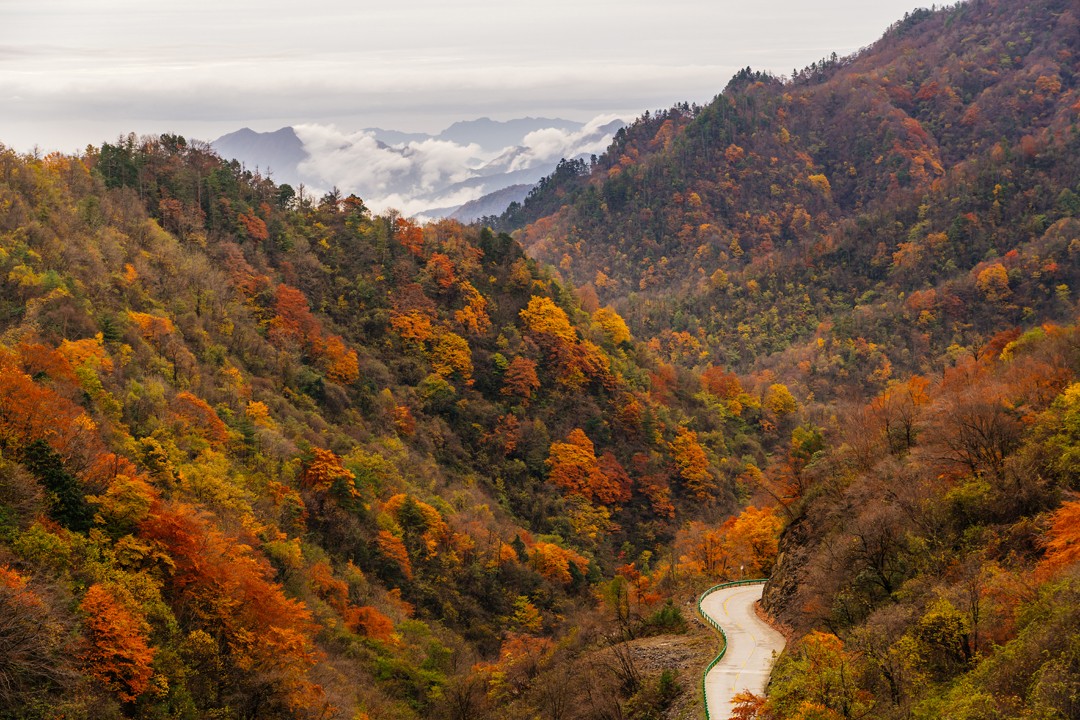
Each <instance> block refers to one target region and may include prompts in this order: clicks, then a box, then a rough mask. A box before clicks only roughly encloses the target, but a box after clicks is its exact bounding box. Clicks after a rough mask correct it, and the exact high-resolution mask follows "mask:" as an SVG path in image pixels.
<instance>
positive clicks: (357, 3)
mask: <svg viewBox="0 0 1080 720" xmlns="http://www.w3.org/2000/svg"><path fill="white" fill-rule="evenodd" d="M925 4H926V3H919V2H916V0H820V1H819V2H807V0H757V1H747V0H738V1H736V0H542V1H537V0H530V1H529V2H515V0H456V1H447V0H396V1H395V2H380V3H374V2H370V1H368V0H316V1H315V2H304V1H303V0H258V1H257V2H256V1H255V0H169V2H164V1H163V0H0V143H3V144H5V145H7V146H9V147H13V148H15V149H16V150H20V151H26V150H29V149H30V148H31V147H33V146H34V145H35V144H36V145H38V146H40V147H41V148H42V149H43V150H51V149H59V150H64V151H74V150H78V149H81V148H83V147H85V145H86V144H88V143H93V144H95V145H97V144H100V143H101V142H102V141H103V140H112V139H114V138H115V137H116V136H117V135H118V134H120V133H122V132H123V133H126V132H129V131H134V132H137V133H140V134H143V133H161V132H176V133H180V134H182V135H185V136H187V137H194V138H199V139H204V140H213V139H214V138H216V137H218V136H219V135H222V134H224V133H226V132H230V131H232V130H236V129H238V128H240V127H244V126H247V127H251V128H253V129H256V130H275V129H277V128H279V127H282V126H284V125H292V124H297V123H302V122H318V123H334V124H336V125H337V126H338V127H339V128H340V129H342V130H343V131H349V130H356V129H360V128H363V127H370V126H381V127H386V128H393V129H398V130H408V131H427V132H434V131H438V130H441V129H442V128H443V127H445V126H446V125H448V124H450V123H451V122H453V121H455V120H462V119H472V118H476V117H481V116H488V117H493V118H496V119H509V118H512V117H521V116H525V115H533V116H547V117H551V116H560V117H566V118H569V119H574V120H587V119H589V118H591V117H594V116H596V115H598V114H601V113H616V114H619V115H623V116H627V117H634V116H636V115H639V114H640V113H641V112H642V111H644V110H646V109H656V108H661V107H667V106H670V105H671V104H672V103H675V102H679V101H682V100H688V101H696V102H707V101H708V100H710V99H712V97H714V96H715V95H716V94H717V93H718V92H719V91H720V90H722V89H723V87H724V85H725V84H726V83H727V80H728V79H729V78H730V76H731V75H732V73H734V72H735V70H737V69H738V68H739V67H745V66H747V65H750V66H752V67H754V68H755V69H766V70H772V71H773V72H776V73H778V74H780V73H782V74H790V73H791V71H792V69H793V68H796V67H800V68H801V67H803V66H805V65H808V64H809V63H810V62H812V61H814V60H817V59H819V58H821V57H823V56H825V55H827V54H829V53H831V52H834V51H835V52H838V53H839V54H841V55H843V54H847V53H850V52H852V51H854V50H857V49H858V48H860V47H862V46H865V45H868V44H870V43H872V42H873V41H874V40H876V39H877V38H878V37H880V35H881V33H882V32H883V31H884V29H885V28H886V27H887V26H888V25H889V24H890V23H892V22H893V21H895V20H897V19H899V18H900V17H902V16H903V14H904V13H905V12H906V11H910V10H912V9H914V8H915V7H918V6H920V5H925Z"/></svg>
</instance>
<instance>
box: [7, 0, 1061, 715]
mask: <svg viewBox="0 0 1080 720" xmlns="http://www.w3.org/2000/svg"><path fill="white" fill-rule="evenodd" d="M719 89H720V88H718V90H719ZM722 90H723V91H722V92H720V93H719V94H718V95H717V96H716V98H715V99H714V100H713V101H712V102H711V103H709V104H707V105H704V106H699V105H693V104H689V103H687V104H681V105H677V106H674V107H671V108H669V109H664V110H660V111H650V112H647V113H644V114H643V115H642V116H641V117H640V118H638V119H637V120H636V121H635V122H633V123H631V124H630V125H628V126H627V127H625V128H624V129H622V130H620V131H619V132H618V133H617V135H616V136H615V140H614V142H613V143H612V144H611V146H610V147H609V148H608V149H607V151H606V152H604V153H603V154H601V155H599V156H594V157H593V158H592V159H591V161H584V160H569V159H568V160H565V161H563V162H562V163H561V164H560V165H559V167H558V169H557V170H556V172H555V173H554V174H552V175H550V176H549V177H547V178H545V179H544V180H543V181H541V183H540V184H539V185H537V186H536V187H535V188H534V189H533V190H532V191H531V192H530V194H529V195H528V197H527V198H526V199H525V201H524V202H523V203H514V204H512V205H511V206H510V208H509V209H508V210H507V211H506V212H505V213H504V214H502V215H500V216H497V217H488V218H484V219H483V220H482V221H480V222H477V223H474V224H471V225H463V224H461V223H458V222H456V221H453V220H440V221H434V222H427V223H422V222H419V221H416V220H413V219H410V218H407V217H404V216H403V215H401V214H398V213H395V212H389V213H386V214H376V213H373V212H372V211H371V210H369V209H368V207H367V206H365V204H364V200H363V198H359V197H356V196H355V195H344V194H343V193H341V192H340V191H338V190H336V189H335V190H332V191H330V192H327V193H325V194H315V195H312V194H311V193H310V192H309V191H305V189H304V188H302V187H301V188H293V187H290V186H289V185H284V184H282V185H278V184H276V183H275V182H274V181H273V179H272V178H271V177H266V176H264V175H262V174H260V173H259V172H257V171H253V170H251V169H248V168H245V167H244V166H242V165H241V164H240V163H238V162H236V161H228V160H225V159H223V158H221V157H219V156H218V155H217V154H216V153H215V152H214V151H213V150H212V149H211V148H210V146H209V145H207V144H206V143H203V142H200V141H197V140H193V139H189V138H185V137H182V136H180V135H173V134H163V135H158V136H139V135H136V134H130V135H126V136H123V137H120V138H117V139H115V140H112V141H109V142H104V143H102V144H100V145H99V146H91V147H88V148H87V149H86V151H85V152H83V153H79V154H76V155H65V154H59V153H52V154H47V155H44V156H38V155H36V154H20V153H17V152H15V151H13V150H10V149H8V148H6V147H4V146H2V145H0V718H3V719H11V720H16V719H18V720H30V719H39V718H40V719H45V718H50V719H51V718H57V719H58V718H86V719H90V718H93V719H95V720H98V719H101V720H105V719H110V718H160V719H162V720H164V719H165V718H177V719H183V720H195V719H197V718H216V719H219V720H248V719H255V718H298V719H304V720H308V719H310V720H314V719H316V718H319V719H323V718H325V719H330V718H341V719H343V720H380V719H383V718H387V719H400V720H416V719H419V718H436V719H442V718H445V719H448V720H449V719H453V720H470V719H476V720H484V719H486V718H499V717H521V718H544V719H546V720H547V719H549V720H623V719H625V720H660V719H662V718H668V719H675V718H698V717H702V716H703V712H704V709H703V701H702V697H701V671H702V669H703V668H704V666H705V664H706V663H707V662H708V661H709V660H710V659H711V658H712V657H713V656H714V655H715V653H716V642H717V639H716V637H715V636H714V635H713V634H712V632H711V631H710V630H709V629H708V628H707V627H706V626H705V625H704V624H703V623H701V622H700V620H699V618H698V616H697V613H696V609H695V604H694V602H695V600H696V598H697V596H698V594H699V593H701V592H702V591H703V590H705V589H706V588H708V587H710V586H711V585H714V584H716V583H719V582H721V581H724V580H735V579H741V578H749V577H760V578H769V582H768V584H767V585H766V586H765V591H764V598H763V606H764V610H765V611H767V613H768V614H769V615H770V616H771V617H772V618H773V621H774V622H775V623H776V625H777V627H779V628H781V629H782V630H783V632H784V634H785V636H786V637H787V640H788V645H787V648H786V649H785V651H784V652H783V653H782V654H781V655H780V657H779V658H778V659H777V661H776V664H775V666H774V668H773V673H772V679H771V682H770V685H769V688H768V692H767V693H766V694H765V695H755V694H744V695H742V696H740V702H739V704H738V705H737V706H736V709H735V714H734V716H733V717H736V718H739V719H740V720H751V719H752V718H757V719H758V720H789V719H791V720H796V719H798V720H841V719H844V720H846V719H848V718H886V719H896V720H900V719H901V718H903V719H907V718H917V719H926V720H930V719H932V718H943V717H948V718H960V719H970V720H976V719H980V720H981V719H991V718H994V719H997V718H1000V719H1002V720H1005V719H1006V718H1009V719H1011V718H1016V719H1020V718H1023V719H1024V720H1056V719H1059V718H1060V719H1064V718H1076V717H1080V325H1078V322H1080V317H1078V311H1077V310H1078V305H1077V293H1080V217H1078V216H1080V12H1078V11H1077V8H1076V7H1075V5H1074V4H1073V3H1071V2H1068V1H1067V0H1035V1H1033V2H1018V1H1016V0H969V1H968V2H963V3H959V4H956V5H953V6H949V7H945V8H939V9H934V10H920V11H916V12H914V13H911V14H909V15H908V16H906V17H905V18H903V19H902V20H900V21H898V22H897V23H895V24H894V25H892V26H891V27H889V28H888V29H887V30H886V31H885V33H884V35H883V36H882V37H881V39H880V40H878V41H877V42H876V43H874V44H873V45H871V46H869V47H867V48H866V49H864V50H862V51H860V52H858V53H856V54H855V55H852V56H848V57H837V56H836V55H833V56H830V57H826V58H824V59H823V60H821V61H820V62H817V63H814V64H813V65H811V66H809V67H807V68H804V69H802V70H796V71H793V73H792V75H791V76H785V77H777V76H773V75H771V74H768V73H763V72H758V71H755V70H753V69H751V68H746V69H745V70H743V71H740V72H739V73H738V74H736V75H735V76H734V77H733V78H731V80H730V82H729V83H728V84H727V86H726V87H725V88H723V89H722ZM0 140H2V138H0ZM713 720H716V719H715V718H713Z"/></svg>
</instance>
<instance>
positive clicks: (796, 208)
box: [494, 0, 1080, 720]
mask: <svg viewBox="0 0 1080 720" xmlns="http://www.w3.org/2000/svg"><path fill="white" fill-rule="evenodd" d="M1078 53H1080V19H1078V16H1077V9H1076V6H1075V4H1073V3H1068V2H1063V1H1059V0H1039V1H1038V2H1026V3H1021V2H1013V1H1003V0H973V1H972V2H966V3H961V4H958V5H956V6H953V7H948V8H944V9H940V10H934V11H930V10H922V11H917V12H915V13H912V14H911V15H909V16H907V17H906V18H904V19H903V20H902V21H900V22H898V23H896V24H895V25H894V26H892V27H891V28H889V29H888V31H887V32H886V33H885V34H884V36H883V37H882V38H881V40H879V41H878V42H877V43H875V44H874V45H872V46H870V47H868V48H866V49H864V50H863V51H860V52H859V53H857V54H856V55H854V56H852V57H847V58H838V57H836V56H832V57H830V58H826V59H825V60H823V61H822V62H820V63H815V64H814V65H812V66H810V67H808V68H805V69H803V70H801V71H796V72H794V73H793V76H792V77H790V78H777V77H773V76H771V75H768V74H764V73H758V72H755V71H753V70H752V69H750V68H747V69H746V70H744V71H741V72H740V73H738V74H737V75H736V76H735V77H734V78H733V79H732V80H731V82H730V83H729V84H728V86H727V88H726V89H725V90H724V92H723V93H722V94H720V95H719V96H717V98H716V99H715V100H714V101H713V102H712V103H710V104H708V105H706V106H704V107H697V106H690V105H681V106H677V107H673V108H671V109H670V110H666V111H661V112H658V113H650V114H647V115H645V116H643V117H642V118H641V119H639V120H638V121H637V122H636V123H634V124H632V125H630V126H628V127H627V128H626V129H625V130H624V131H623V132H622V133H620V134H619V135H618V136H617V137H616V140H615V142H614V143H613V145H612V147H611V148H610V149H609V151H608V152H607V153H606V154H604V155H603V156H601V157H599V158H596V159H595V161H594V162H592V163H591V164H584V163H564V164H563V165H562V166H560V168H559V170H558V171H557V172H556V173H555V174H554V175H552V176H551V177H549V178H548V179H546V180H545V181H544V182H543V183H541V184H540V185H539V186H538V187H537V189H536V190H534V191H533V192H532V193H531V194H530V196H529V197H528V198H527V199H526V201H525V202H524V203H523V204H522V205H520V206H516V207H512V208H511V210H510V211H508V212H507V213H506V214H505V215H504V216H502V217H501V218H498V219H497V220H495V221H494V222H495V225H496V226H497V227H500V228H502V229H505V230H513V229H515V228H516V229H517V230H516V232H515V237H517V238H519V239H520V240H521V241H522V242H523V244H524V245H525V246H526V247H527V248H528V250H529V251H530V253H531V254H533V255H535V256H536V257H539V258H541V259H543V260H546V261H548V262H550V263H552V264H553V265H555V266H556V267H557V268H558V272H559V273H560V274H561V275H562V276H564V277H567V278H570V279H572V280H573V281H574V282H575V283H578V284H579V285H580V286H581V287H582V291H581V292H582V294H583V296H590V295H595V297H596V298H597V301H598V302H604V303H612V305H613V306H614V308H615V309H616V310H618V311H619V312H621V313H622V314H623V316H624V317H625V318H626V320H627V322H628V325H629V326H630V328H631V329H632V330H633V331H634V332H635V334H637V335H638V336H639V337H641V338H642V339H643V340H645V341H646V343H647V345H648V346H649V347H650V348H651V349H652V350H653V351H654V352H655V353H656V354H657V355H658V356H659V357H660V358H661V359H662V360H663V361H664V362H667V363H671V365H672V366H673V367H679V368H691V369H692V372H700V373H702V377H703V379H705V381H706V383H707V381H708V378H709V377H716V376H718V375H719V374H722V373H728V372H734V373H736V374H737V375H738V377H740V378H742V379H744V380H746V379H748V378H754V379H756V380H758V381H759V382H760V381H761V380H762V379H765V382H766V383H772V382H777V381H782V382H783V384H784V387H785V388H786V389H788V390H790V391H791V395H792V400H791V405H790V406H791V407H792V408H794V410H793V416H792V420H793V422H794V425H793V426H791V425H789V426H788V427H786V428H779V429H776V428H771V427H769V426H767V425H763V431H762V432H763V436H764V437H767V438H773V442H772V444H770V445H768V446H767V453H766V455H767V456H766V458H765V460H766V465H757V464H756V463H757V460H753V461H751V459H750V458H748V457H746V458H744V464H743V474H742V477H743V478H744V479H745V481H746V482H747V484H748V487H753V488H756V489H757V491H758V492H759V493H763V494H764V495H766V496H769V497H771V498H772V499H773V500H774V502H775V507H776V508H778V511H779V512H780V513H781V516H782V518H783V520H784V523H785V529H784V532H783V535H782V538H781V542H780V547H779V549H780V554H779V558H778V560H777V566H776V569H775V570H774V573H773V576H772V581H771V582H770V584H769V586H768V588H767V590H766V604H767V606H768V608H769V609H770V610H771V611H772V612H773V613H774V614H775V615H776V616H777V618H778V619H780V620H781V621H783V622H784V623H786V624H787V625H788V627H789V629H790V630H791V633H792V637H793V639H794V640H795V642H793V643H792V644H790V645H789V649H788V651H787V652H786V653H785V655H784V656H783V657H782V658H781V659H780V661H779V663H778V665H777V666H776V668H775V670H774V674H773V680H772V685H771V687H770V689H769V693H768V698H767V699H765V698H756V697H752V696H746V697H744V702H743V704H742V705H741V706H740V709H739V711H738V713H737V715H738V717H740V718H752V717H756V718H761V719H770V720H775V719H780V718H829V719H832V718H859V717H881V718H927V719H929V718H942V717H949V718H1021V717H1022V718H1071V717H1077V716H1078V714H1080V704H1078V698H1080V681H1078V680H1077V678H1080V644H1078V638H1080V628H1078V627H1077V618H1078V617H1080V612H1078V610H1080V602H1078V597H1077V591H1078V588H1080V569H1078V561H1080V555H1078V554H1077V547H1078V546H1077V537H1078V536H1080V502H1078V496H1077V493H1078V492H1080V475H1078V474H1077V467H1076V457H1077V452H1078V448H1080V436H1078V435H1077V429H1076V421H1077V412H1078V411H1077V407H1078V405H1077V401H1078V397H1080V395H1078V393H1080V385H1077V384H1076V381H1077V379H1078V378H1077V374H1078V372H1080V352H1078V348H1080V342H1078V336H1077V332H1078V331H1077V328H1076V326H1075V322H1076V316H1077V304H1076V291H1077V288H1078V287H1080V284H1078V283H1080V262H1078V255H1077V254H1078V252H1080V219H1078V218H1077V214H1078V213H1080V165H1078V158H1080V124H1078V122H1080V89H1078V87H1077V70H1078V66H1077V63H1078Z"/></svg>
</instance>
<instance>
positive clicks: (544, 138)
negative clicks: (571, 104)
mask: <svg viewBox="0 0 1080 720" xmlns="http://www.w3.org/2000/svg"><path fill="white" fill-rule="evenodd" d="M622 125H623V123H622V121H620V120H614V119H609V118H601V119H599V120H597V121H593V122H591V123H588V124H585V123H580V122H574V121H570V120H561V119H548V118H520V119H516V120H508V121H495V120H490V119H488V118H480V119H478V120H470V121H463V122H458V123H454V124H453V125H451V126H450V127H448V128H446V129H445V130H444V131H442V132H441V133H439V134H438V135H428V134H424V133H402V132H397V131H393V130H383V129H381V128H368V129H366V130H362V131H360V132H358V133H342V132H339V131H337V130H334V129H333V128H324V127H320V126H313V125H304V126H298V127H297V128H282V129H280V130H277V131H275V132H272V133H256V132H253V131H251V130H248V129H246V128H245V129H244V130H240V131H237V132H235V133H230V134H229V135H225V136H223V137H221V138H218V139H217V140H215V141H214V142H213V143H212V144H211V145H212V146H213V147H214V149H215V150H217V151H218V152H220V153H221V155H222V156H223V157H225V158H232V159H236V160H238V161H240V162H241V163H242V164H243V165H244V166H246V167H248V168H252V169H254V168H261V169H265V168H270V169H271V170H272V171H273V177H274V179H276V180H277V181H279V182H283V183H288V184H290V185H294V186H299V185H300V184H304V185H306V186H307V187H308V188H316V189H318V190H317V192H318V193H322V192H325V191H326V190H327V189H329V188H331V187H337V188H339V189H341V190H342V191H343V192H345V193H356V194H359V195H361V196H363V197H364V199H365V201H366V202H367V203H368V204H369V205H371V206H372V207H374V208H377V209H386V208H390V207H394V208H396V209H399V210H402V211H404V212H406V213H407V214H409V215H421V216H424V217H443V216H448V215H450V214H452V213H453V212H454V211H455V210H457V208H458V207H460V206H461V205H462V204H463V203H465V202H470V201H473V200H478V199H480V198H481V197H484V196H487V195H491V194H492V193H495V192H497V191H499V190H502V189H504V188H506V187H508V186H510V185H517V184H523V183H528V184H531V183H535V182H536V181H537V180H539V179H540V178H541V177H544V176H545V175H547V174H549V173H550V172H552V170H554V168H555V164H556V163H557V162H558V161H559V160H560V159H561V158H563V157H570V158H574V157H580V156H584V157H586V158H587V157H589V155H591V154H594V153H597V152H601V151H603V149H604V148H605V147H607V144H608V142H610V139H611V137H612V136H613V135H614V133H615V132H616V131H617V130H618V129H619V128H620V127H622ZM496 197H501V196H496ZM508 197H510V196H508ZM511 199H512V198H511ZM486 202H488V203H489V204H490V203H491V200H488V201H486ZM489 209H490V210H492V211H493V212H491V213H489V214H499V213H501V212H502V211H503V210H505V209H506V208H505V207H495V206H494V205H492V206H491V207H490V208H489Z"/></svg>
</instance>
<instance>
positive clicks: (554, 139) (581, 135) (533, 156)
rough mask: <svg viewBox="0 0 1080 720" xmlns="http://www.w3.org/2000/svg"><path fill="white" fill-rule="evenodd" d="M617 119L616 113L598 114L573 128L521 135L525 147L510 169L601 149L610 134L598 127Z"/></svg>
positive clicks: (542, 130)
mask: <svg viewBox="0 0 1080 720" xmlns="http://www.w3.org/2000/svg"><path fill="white" fill-rule="evenodd" d="M619 119H620V118H619V117H618V116H617V115H598V116H597V117H595V118H593V119H592V120H590V121H589V122H588V123H586V124H585V126H584V127H582V128H581V129H580V130H576V131H569V130H560V129H559V128H543V129H541V130H534V131H533V132H531V133H529V134H528V135H526V136H525V137H524V138H523V139H522V145H524V146H525V148H526V151H525V152H524V153H521V154H520V155H518V156H517V157H516V158H514V162H513V163H512V164H511V165H510V169H511V170H520V169H522V168H527V167H532V166H534V165H538V164H540V163H545V162H551V161H554V160H561V159H563V158H572V157H577V156H578V155H592V154H599V153H602V152H603V151H604V150H606V149H607V146H608V145H610V144H611V137H612V134H611V133H610V132H605V131H603V130H602V129H601V128H603V126H604V125H607V124H609V123H611V122H613V121H615V120H619Z"/></svg>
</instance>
